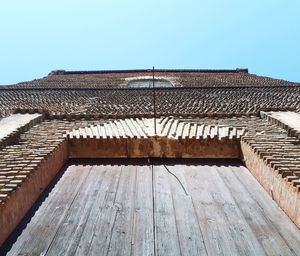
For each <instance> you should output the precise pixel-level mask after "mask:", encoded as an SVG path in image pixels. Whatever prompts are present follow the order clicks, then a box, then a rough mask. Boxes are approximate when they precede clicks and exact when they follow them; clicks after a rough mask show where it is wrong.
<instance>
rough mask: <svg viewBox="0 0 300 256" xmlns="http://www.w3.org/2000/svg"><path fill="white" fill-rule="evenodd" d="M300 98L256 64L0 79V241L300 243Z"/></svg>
mask: <svg viewBox="0 0 300 256" xmlns="http://www.w3.org/2000/svg"><path fill="white" fill-rule="evenodd" d="M153 84H154V87H153ZM299 111H300V84H299V83H292V82H288V81H284V80H278V79H273V78H268V77H262V76H257V75H253V74H249V73H248V70H247V69H236V70H155V71H153V70H118V71H64V70H57V71H53V72H51V73H50V74H49V75H48V76H46V77H44V78H42V79H36V80H33V81H30V82H23V83H19V84H16V85H10V86H2V87H1V88H0V116H1V117H2V119H0V203H1V206H0V244H2V248H1V250H2V251H1V252H3V253H8V255H41V254H43V255H75V254H76V255H93V254H95V255H103V254H107V255H108V254H109V255H111V254H118V255H130V254H133V255H216V254H222V253H223V254H224V255H265V254H266V255H300V231H299V228H300V196H299V189H300V141H299V138H300V124H299V122H300V115H299V114H298V112H299Z"/></svg>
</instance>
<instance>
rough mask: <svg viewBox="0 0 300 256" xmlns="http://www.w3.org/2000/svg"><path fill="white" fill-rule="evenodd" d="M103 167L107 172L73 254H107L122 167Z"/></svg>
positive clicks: (115, 211)
mask: <svg viewBox="0 0 300 256" xmlns="http://www.w3.org/2000/svg"><path fill="white" fill-rule="evenodd" d="M99 168H101V166H100V167H99ZM105 168H106V170H107V172H106V174H105V177H104V180H103V183H102V186H101V188H100V191H99V193H98V197H97V199H96V200H95V203H94V207H93V208H92V209H91V212H90V215H89V218H88V220H87V223H86V225H85V229H84V231H83V234H82V236H81V238H80V241H79V242H78V246H77V249H76V252H75V254H74V255H106V254H107V251H108V246H109V241H110V234H111V230H112V227H113V224H114V220H115V216H116V213H117V208H116V207H115V205H114V202H115V197H116V193H117V189H118V185H119V180H120V175H121V170H122V168H123V167H122V166H117V165H112V166H110V165H106V166H105Z"/></svg>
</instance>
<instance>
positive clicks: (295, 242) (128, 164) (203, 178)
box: [8, 160, 300, 255]
mask: <svg viewBox="0 0 300 256" xmlns="http://www.w3.org/2000/svg"><path fill="white" fill-rule="evenodd" d="M8 255H300V231H299V230H298V229H297V228H296V226H295V225H294V224H293V223H292V222H291V221H290V220H289V218H288V217H287V216H286V215H285V214H284V213H283V212H282V211H281V210H280V208H278V207H277V205H276V204H275V203H274V202H273V201H272V200H271V198H270V197H269V196H268V195H267V193H266V192H265V191H264V190H263V188H262V187H261V186H260V185H259V184H258V182H257V181H256V180H255V178H253V177H252V176H251V174H250V172H249V171H248V170H247V169H246V168H245V167H243V166H241V165H240V164H239V162H228V161H227V162H225V161H224V162H220V161H219V162H216V161H211V162H207V161H204V160H151V161H150V162H148V161H147V160H111V161H105V162H104V160H99V161H94V162H86V164H84V165H83V164H82V163H71V164H70V165H69V167H68V169H67V170H66V172H65V173H64V174H63V176H62V177H61V178H60V180H59V181H58V182H57V184H56V185H55V186H54V188H53V189H52V191H51V193H50V194H49V196H48V197H47V198H46V199H45V201H44V202H43V203H42V204H41V206H40V207H39V208H38V210H37V211H36V212H35V214H34V216H33V218H32V219H31V220H30V222H29V223H28V225H27V226H26V228H25V229H24V230H23V232H22V233H21V235H20V236H19V237H18V239H17V240H16V242H15V243H14V244H13V246H12V248H11V249H10V251H9V252H8Z"/></svg>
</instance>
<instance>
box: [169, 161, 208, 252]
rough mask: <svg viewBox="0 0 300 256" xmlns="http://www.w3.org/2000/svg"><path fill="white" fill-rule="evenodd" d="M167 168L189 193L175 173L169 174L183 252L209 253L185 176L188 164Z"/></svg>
mask: <svg viewBox="0 0 300 256" xmlns="http://www.w3.org/2000/svg"><path fill="white" fill-rule="evenodd" d="M167 168H168V169H169V171H171V172H172V173H173V174H174V175H175V176H176V177H177V178H178V179H179V180H180V182H181V183H182V185H183V186H184V188H185V189H186V190H187V193H188V194H186V193H185V191H184V190H183V188H182V187H181V185H180V184H179V182H178V180H177V179H176V178H175V177H174V176H173V175H171V174H169V175H168V176H169V182H170V184H171V191H172V198H173V203H174V211H175V219H176V225H177V232H178V237H179V244H180V248H181V254H182V255H207V252H206V248H205V244H204V240H203V237H202V233H201V230H200V227H199V223H198V219H197V215H196V212H195V209H194V205H193V201H192V197H191V195H190V194H189V191H188V189H187V184H186V180H185V177H184V172H185V168H186V166H185V165H176V166H168V167H167Z"/></svg>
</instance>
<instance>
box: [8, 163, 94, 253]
mask: <svg viewBox="0 0 300 256" xmlns="http://www.w3.org/2000/svg"><path fill="white" fill-rule="evenodd" d="M69 169H71V170H72V171H69ZM89 169H90V166H86V167H83V166H78V167H77V166H70V167H69V168H68V170H67V171H66V173H65V174H66V175H65V174H64V175H63V177H62V178H61V179H60V180H59V182H58V183H57V185H56V186H55V187H54V189H53V191H51V197H49V198H47V199H46V200H45V202H44V203H43V204H42V206H41V207H40V208H39V210H38V212H37V214H35V216H34V217H33V218H32V220H31V221H30V223H29V224H28V225H27V228H26V229H25V230H24V232H23V233H22V235H21V236H20V237H19V239H18V240H17V242H16V243H15V244H14V246H13V248H12V250H11V251H10V253H9V254H8V255H43V254H45V253H46V251H47V250H48V248H49V246H50V244H51V242H52V240H53V237H54V235H55V233H56V232H57V230H58V228H59V226H60V224H61V222H62V221H63V219H64V217H65V215H66V213H67V211H68V209H69V207H70V205H71V203H72V201H73V199H74V198H75V196H76V194H77V193H78V191H79V189H80V187H81V184H82V183H83V182H84V180H85V179H86V177H87V176H88V174H89ZM61 195H63V196H61Z"/></svg>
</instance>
